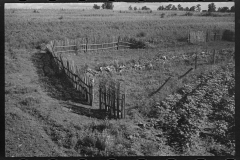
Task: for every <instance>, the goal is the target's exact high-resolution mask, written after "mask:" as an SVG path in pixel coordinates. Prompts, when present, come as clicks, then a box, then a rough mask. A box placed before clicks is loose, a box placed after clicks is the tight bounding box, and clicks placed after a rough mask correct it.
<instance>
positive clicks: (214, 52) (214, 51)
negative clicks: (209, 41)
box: [213, 49, 216, 64]
mask: <svg viewBox="0 0 240 160" xmlns="http://www.w3.org/2000/svg"><path fill="white" fill-rule="evenodd" d="M215 54H216V50H215V49H214V50H213V64H215Z"/></svg>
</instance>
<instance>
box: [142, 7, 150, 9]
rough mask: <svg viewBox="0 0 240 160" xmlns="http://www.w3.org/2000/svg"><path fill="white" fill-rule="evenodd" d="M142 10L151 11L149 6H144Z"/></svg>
mask: <svg viewBox="0 0 240 160" xmlns="http://www.w3.org/2000/svg"><path fill="white" fill-rule="evenodd" d="M142 10H150V8H148V7H147V6H143V7H142Z"/></svg>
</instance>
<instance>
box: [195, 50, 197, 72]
mask: <svg viewBox="0 0 240 160" xmlns="http://www.w3.org/2000/svg"><path fill="white" fill-rule="evenodd" d="M195 69H197V53H196V57H195Z"/></svg>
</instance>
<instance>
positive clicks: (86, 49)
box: [86, 37, 88, 52]
mask: <svg viewBox="0 0 240 160" xmlns="http://www.w3.org/2000/svg"><path fill="white" fill-rule="evenodd" d="M87 50H88V38H87V37H86V52H87Z"/></svg>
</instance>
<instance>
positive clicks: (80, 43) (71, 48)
mask: <svg viewBox="0 0 240 160" xmlns="http://www.w3.org/2000/svg"><path fill="white" fill-rule="evenodd" d="M131 44H132V43H129V42H128V40H127V39H126V38H125V37H124V38H121V37H120V36H119V37H112V38H109V39H107V40H106V42H103V43H98V44H97V43H96V38H95V37H94V38H91V39H90V38H88V37H86V38H78V39H67V38H65V39H64V40H56V41H55V52H58V53H61V52H75V53H78V52H82V51H84V52H88V51H98V50H105V49H116V50H119V49H122V48H130V45H131Z"/></svg>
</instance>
